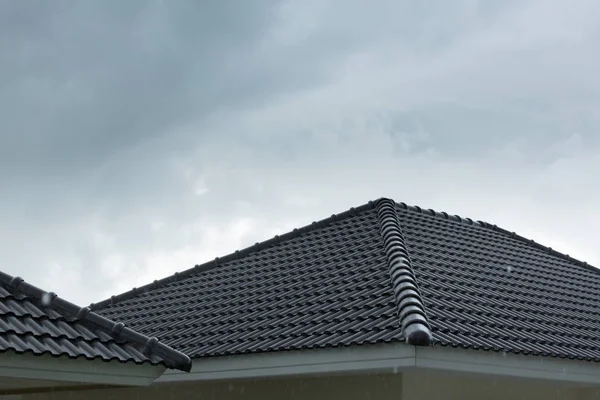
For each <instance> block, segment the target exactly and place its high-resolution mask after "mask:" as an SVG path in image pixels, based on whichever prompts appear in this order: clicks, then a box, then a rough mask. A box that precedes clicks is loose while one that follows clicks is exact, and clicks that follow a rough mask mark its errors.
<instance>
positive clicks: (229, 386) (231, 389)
mask: <svg viewBox="0 0 600 400" xmlns="http://www.w3.org/2000/svg"><path fill="white" fill-rule="evenodd" d="M227 389H229V391H230V392H233V385H232V384H231V383H230V384H229V385H227Z"/></svg>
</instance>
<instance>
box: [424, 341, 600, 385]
mask: <svg viewBox="0 0 600 400" xmlns="http://www.w3.org/2000/svg"><path fill="white" fill-rule="evenodd" d="M415 352H416V357H415V361H416V362H415V367H417V368H431V369H437V370H444V371H455V372H463V373H478V374H487V375H497V376H506V377H515V378H529V379H545V380H552V381H555V382H557V381H560V382H572V383H590V384H597V383H600V363H595V362H590V361H577V360H569V359H562V358H556V357H540V356H531V355H522V354H514V353H507V352H497V351H485V350H473V349H463V348H452V347H417V348H415Z"/></svg>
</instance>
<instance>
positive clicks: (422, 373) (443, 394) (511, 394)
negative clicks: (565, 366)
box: [403, 370, 600, 400]
mask: <svg viewBox="0 0 600 400" xmlns="http://www.w3.org/2000/svg"><path fill="white" fill-rule="evenodd" d="M403 379H404V382H403V383H404V399H405V400H416V399H424V400H441V399H444V400H447V399H461V400H463V399H464V400H475V399H485V400H525V399H526V400H587V399H600V397H594V396H596V391H593V392H589V393H586V392H584V391H582V390H581V388H580V387H578V386H574V385H568V384H564V383H561V384H559V383H556V382H552V381H542V380H532V379H515V378H506V377H499V376H491V375H482V374H460V373H447V372H443V373H442V372H438V371H433V370H429V371H428V370H413V372H407V373H405V374H404V376H403ZM598 393H600V391H598Z"/></svg>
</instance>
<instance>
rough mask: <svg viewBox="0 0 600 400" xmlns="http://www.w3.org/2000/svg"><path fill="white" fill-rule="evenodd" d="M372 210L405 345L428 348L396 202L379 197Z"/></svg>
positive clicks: (426, 325)
mask: <svg viewBox="0 0 600 400" xmlns="http://www.w3.org/2000/svg"><path fill="white" fill-rule="evenodd" d="M375 208H376V210H377V215H378V217H379V229H380V231H381V237H382V241H383V246H384V249H385V253H386V257H387V263H388V268H389V274H390V280H391V284H392V288H393V290H394V297H395V300H396V307H397V312H398V317H399V319H400V325H401V327H402V333H403V335H404V337H405V339H406V341H407V343H408V344H411V345H414V346H429V345H430V344H431V343H432V342H433V338H432V335H431V329H430V327H429V322H428V321H427V315H426V314H425V307H424V305H423V300H422V298H421V293H420V291H419V287H418V285H417V280H416V278H415V275H414V273H413V269H412V266H411V262H410V257H409V255H408V249H407V248H406V244H405V241H404V236H403V235H402V230H401V228H400V221H399V219H398V213H397V212H396V203H395V202H394V201H393V200H392V199H389V198H381V199H378V200H376V201H375Z"/></svg>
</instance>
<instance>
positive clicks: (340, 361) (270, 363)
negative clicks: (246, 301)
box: [156, 343, 415, 383]
mask: <svg viewBox="0 0 600 400" xmlns="http://www.w3.org/2000/svg"><path fill="white" fill-rule="evenodd" d="M193 361H194V363H193V366H192V371H191V372H190V373H183V372H180V371H172V370H169V371H167V372H166V373H165V374H164V375H163V376H161V377H160V378H159V379H157V380H156V382H157V383H158V382H176V381H196V380H197V381H206V380H221V379H237V378H261V377H279V376H289V375H316V374H339V373H352V372H364V371H378V370H379V371H381V370H386V371H391V370H400V369H402V368H406V367H411V366H413V365H414V362H415V349H414V347H413V346H408V345H406V344H403V343H394V344H385V345H363V346H353V347H336V348H328V349H312V350H290V351H278V352H270V353H258V354H247V355H236V356H220V357H207V358H196V359H194V360H193Z"/></svg>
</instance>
